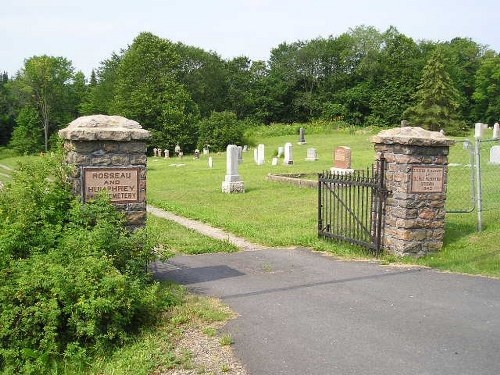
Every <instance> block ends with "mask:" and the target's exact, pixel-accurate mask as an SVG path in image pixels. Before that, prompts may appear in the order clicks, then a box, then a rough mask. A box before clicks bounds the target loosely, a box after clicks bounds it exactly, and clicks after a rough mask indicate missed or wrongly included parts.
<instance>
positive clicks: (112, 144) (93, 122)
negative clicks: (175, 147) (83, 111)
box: [59, 115, 150, 230]
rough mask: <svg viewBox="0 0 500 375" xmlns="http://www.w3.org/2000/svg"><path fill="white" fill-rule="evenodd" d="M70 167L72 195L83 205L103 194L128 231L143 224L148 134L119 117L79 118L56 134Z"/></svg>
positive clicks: (144, 220)
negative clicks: (120, 216) (125, 224)
mask: <svg viewBox="0 0 500 375" xmlns="http://www.w3.org/2000/svg"><path fill="white" fill-rule="evenodd" d="M59 136H60V137H61V138H63V139H64V148H65V151H66V161H67V162H68V163H69V164H72V165H74V166H75V167H76V168H75V173H74V175H73V176H71V183H72V185H73V193H74V194H75V195H77V196H80V197H81V200H82V201H83V202H87V201H89V200H91V199H92V198H94V197H95V196H96V194H98V193H99V192H101V191H106V193H107V194H108V195H109V196H110V199H111V202H112V203H113V204H114V206H115V207H117V208H118V209H119V210H122V211H123V212H124V213H125V217H126V219H127V227H128V228H129V229H131V230H133V229H136V228H139V227H142V226H144V225H145V224H146V163H147V157H146V148H147V143H146V141H147V140H148V139H149V137H150V133H149V132H148V131H147V130H145V129H142V127H141V126H140V125H139V123H137V122H135V121H132V120H129V119H126V118H124V117H121V116H104V115H93V116H84V117H79V118H77V119H76V120H74V121H73V122H71V123H70V124H69V126H68V127H67V128H65V129H62V130H60V131H59Z"/></svg>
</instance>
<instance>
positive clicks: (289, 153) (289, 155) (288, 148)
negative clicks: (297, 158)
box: [283, 142, 293, 165]
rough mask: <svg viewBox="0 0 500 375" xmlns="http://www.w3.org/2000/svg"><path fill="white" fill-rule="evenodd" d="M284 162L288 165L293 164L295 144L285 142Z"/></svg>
mask: <svg viewBox="0 0 500 375" xmlns="http://www.w3.org/2000/svg"><path fill="white" fill-rule="evenodd" d="M283 163H284V164H286V165H292V164H293V146H292V144H291V143H290V142H288V143H285V160H284V161H283Z"/></svg>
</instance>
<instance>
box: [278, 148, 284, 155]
mask: <svg viewBox="0 0 500 375" xmlns="http://www.w3.org/2000/svg"><path fill="white" fill-rule="evenodd" d="M284 152H285V148H284V147H283V146H280V147H278V157H279V158H281V157H282V156H283V153H284Z"/></svg>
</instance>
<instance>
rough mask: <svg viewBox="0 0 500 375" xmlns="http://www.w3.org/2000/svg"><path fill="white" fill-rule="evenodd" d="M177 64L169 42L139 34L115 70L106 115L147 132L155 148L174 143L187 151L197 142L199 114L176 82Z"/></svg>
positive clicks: (177, 58)
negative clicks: (125, 119) (124, 119)
mask: <svg viewBox="0 0 500 375" xmlns="http://www.w3.org/2000/svg"><path fill="white" fill-rule="evenodd" d="M179 62H180V57H179V55H178V54H177V53H176V51H175V46H174V44H173V43H171V42H170V41H168V40H165V39H161V38H159V37H157V36H155V35H153V34H151V33H141V34H140V35H139V36H138V37H137V38H135V40H134V42H133V43H132V45H131V46H130V47H129V48H128V50H127V51H125V52H124V54H123V57H122V59H121V61H120V63H119V65H118V67H117V70H116V74H117V76H116V86H115V96H114V98H113V102H112V105H111V108H110V112H112V113H114V114H119V115H122V116H125V117H128V118H131V119H134V120H136V121H138V122H139V123H140V124H141V125H142V126H143V127H144V128H146V129H148V130H151V132H152V134H153V139H152V142H153V144H155V145H156V146H159V147H161V148H170V149H172V148H174V147H175V145H176V144H177V143H178V144H180V145H181V147H182V149H183V150H184V151H187V152H189V151H192V150H194V148H195V147H196V141H197V139H198V132H197V128H196V124H197V122H198V117H199V111H198V107H197V106H196V103H194V102H193V100H192V99H191V97H190V95H189V92H188V91H187V90H186V88H185V87H184V86H183V85H182V84H181V83H179V81H178V78H177V74H178V72H179Z"/></svg>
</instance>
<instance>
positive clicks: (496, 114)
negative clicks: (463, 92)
mask: <svg viewBox="0 0 500 375" xmlns="http://www.w3.org/2000/svg"><path fill="white" fill-rule="evenodd" d="M475 86H476V88H475V90H474V94H473V95H472V98H473V99H474V107H473V114H474V116H475V118H476V121H483V122H485V123H489V124H491V123H493V122H495V121H498V120H499V119H500V56H499V55H496V56H495V55H494V54H491V55H490V56H489V57H487V58H485V59H484V60H483V61H482V63H481V66H480V67H479V70H478V71H477V74H476V78H475Z"/></svg>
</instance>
